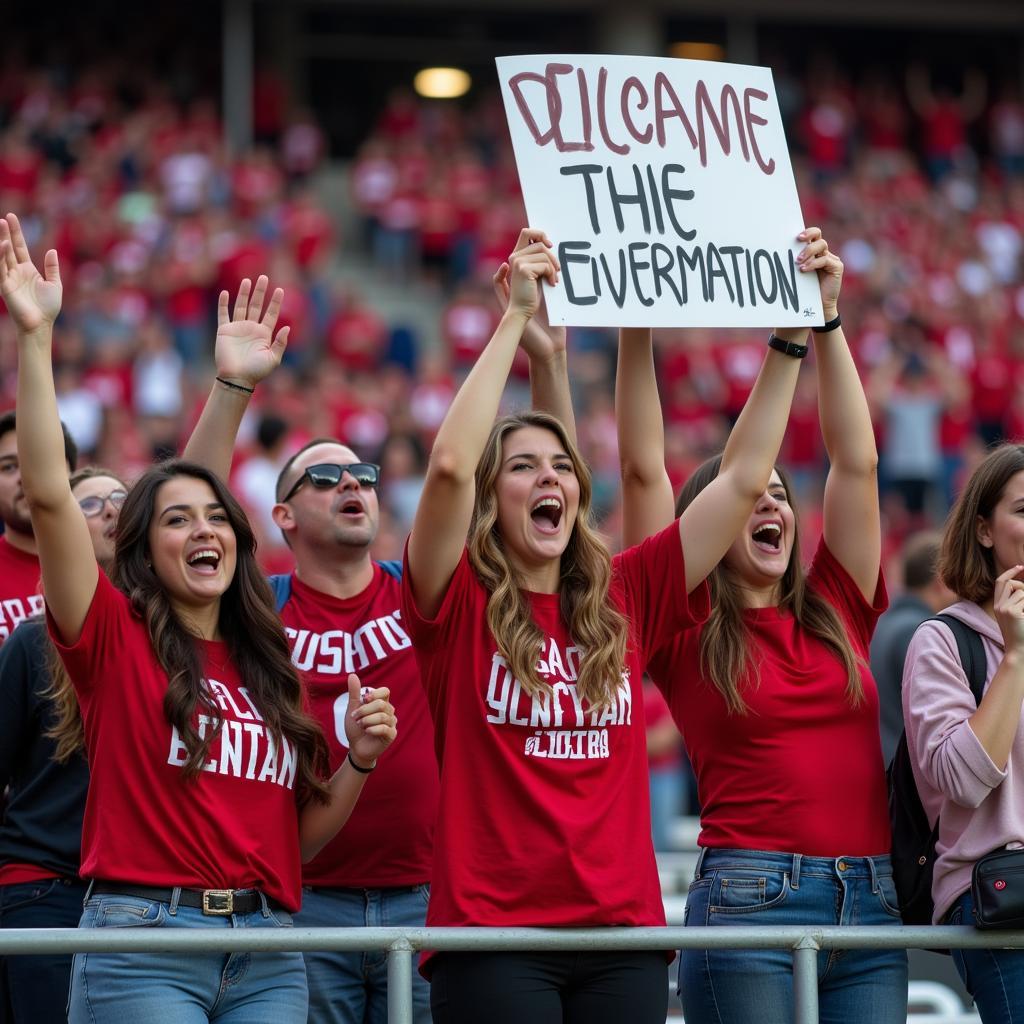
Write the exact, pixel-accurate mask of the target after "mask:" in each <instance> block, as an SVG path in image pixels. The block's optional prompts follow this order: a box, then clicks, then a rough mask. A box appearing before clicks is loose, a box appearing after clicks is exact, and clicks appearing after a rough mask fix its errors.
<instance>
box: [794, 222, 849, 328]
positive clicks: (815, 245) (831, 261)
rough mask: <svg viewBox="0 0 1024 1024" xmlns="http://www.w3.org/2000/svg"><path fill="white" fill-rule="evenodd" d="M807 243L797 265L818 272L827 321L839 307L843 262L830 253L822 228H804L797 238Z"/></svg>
mask: <svg viewBox="0 0 1024 1024" xmlns="http://www.w3.org/2000/svg"><path fill="white" fill-rule="evenodd" d="M796 237H797V239H798V240H799V241H801V242H805V243H806V244H805V245H804V248H803V250H802V251H801V252H800V254H799V255H798V256H797V258H796V259H797V264H798V266H799V267H800V269H801V271H803V272H804V273H810V271H812V270H813V271H816V272H817V275H818V286H819V287H820V289H821V304H822V307H823V312H824V314H825V319H826V320H831V319H832V318H833V317H834V316H835V315H836V310H837V307H838V305H839V291H840V289H841V288H842V285H843V261H842V260H841V259H840V258H839V257H838V256H837V255H836V254H835V253H834V252H830V251H829V248H828V242H826V241H825V239H824V238H822V237H821V228H814V227H810V228H804V229H803V231H801V232H800V234H799V235H797V236H796Z"/></svg>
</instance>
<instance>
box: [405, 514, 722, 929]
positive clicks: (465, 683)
mask: <svg viewBox="0 0 1024 1024" xmlns="http://www.w3.org/2000/svg"><path fill="white" fill-rule="evenodd" d="M613 566H614V569H613V580H612V586H611V590H610V594H609V597H610V599H611V600H613V601H615V602H616V604H617V605H618V607H619V608H621V609H622V611H623V612H624V613H625V615H626V616H627V617H628V619H629V620H630V623H631V642H630V645H629V653H628V655H627V661H626V667H625V672H624V673H623V681H622V685H621V686H620V688H619V691H618V697H617V699H616V700H615V702H614V705H613V706H612V707H611V708H609V709H608V710H607V711H604V712H600V711H593V712H592V711H591V710H590V709H589V707H588V706H587V705H586V704H584V703H581V702H580V701H579V699H578V698H577V696H576V687H575V685H574V681H575V679H576V673H577V666H578V664H579V657H580V655H579V650H578V649H577V647H576V646H575V645H574V644H573V642H572V639H571V638H570V636H569V634H568V631H567V625H566V623H565V621H564V620H563V618H562V616H561V613H560V610H559V597H558V595H557V594H537V593H531V594H529V600H530V605H531V609H532V613H533V619H534V621H535V622H536V623H537V625H538V626H539V627H540V629H541V632H542V633H543V635H544V636H545V638H546V640H545V643H544V647H543V650H542V651H541V654H540V659H539V661H538V670H539V672H540V674H541V676H542V677H543V678H544V679H545V680H547V682H548V683H550V684H551V686H552V688H553V690H554V696H553V698H548V697H537V698H533V699H532V700H531V698H530V697H528V696H527V695H525V694H524V693H523V692H522V690H521V689H520V686H519V683H518V682H517V681H516V680H515V679H513V678H512V676H511V673H510V672H509V670H508V669H507V668H506V663H505V660H504V659H503V658H502V657H501V655H500V654H499V653H498V652H497V650H496V649H495V643H494V639H493V637H492V635H491V632H490V630H489V629H488V627H487V619H486V606H487V592H486V590H485V589H484V587H483V585H482V584H481V583H480V581H479V579H478V578H477V576H476V574H475V573H474V571H473V569H472V567H471V566H470V563H469V557H468V554H467V553H466V552H463V556H462V559H461V561H460V562H459V565H458V568H457V569H456V570H455V574H454V576H453V577H452V580H451V583H450V584H449V585H448V591H447V593H446V594H445V597H444V601H443V602H442V605H441V608H440V610H439V612H438V614H437V616H436V618H435V619H433V620H426V619H424V618H422V617H421V616H420V615H419V614H418V613H417V611H416V608H415V604H414V601H413V597H412V591H411V590H410V589H409V583H408V580H409V569H408V563H407V564H406V570H405V581H404V583H403V589H402V612H403V616H404V619H405V623H406V628H407V629H408V631H409V633H410V635H411V636H412V639H413V644H414V649H415V651H416V657H417V660H418V661H419V665H420V673H421V677H422V679H423V685H424V686H425V687H426V691H427V700H428V702H429V704H430V708H431V711H432V713H433V716H434V729H435V747H436V750H437V758H438V762H439V764H440V765H441V805H440V810H439V813H438V819H437V850H438V856H437V857H435V859H434V874H433V881H432V886H431V894H430V907H429V908H428V910H427V924H428V925H499V926H501V925H509V926H515V925H536V926H557V927H572V926H589V925H663V924H664V923H665V911H664V907H663V905H662V899H661V888H660V886H659V883H658V873H657V869H656V866H655V860H654V851H653V849H652V846H651V823H650V806H649V801H648V798H647V792H648V773H647V750H646V746H647V744H646V730H645V724H644V712H643V693H642V677H643V669H644V664H645V662H646V660H647V657H648V653H649V652H650V651H653V650H655V649H657V648H658V647H659V646H660V645H661V644H664V643H665V642H666V640H667V639H668V638H669V637H671V636H673V635H675V634H676V633H677V632H678V631H680V630H684V629H687V628H688V627H690V626H692V625H694V624H695V623H696V622H699V621H702V620H703V619H704V618H706V616H707V614H708V611H709V599H708V592H707V588H706V586H703V585H702V586H701V587H699V588H698V589H697V590H696V591H694V593H693V595H692V596H691V598H690V599H687V596H686V591H685V587H684V586H683V580H684V579H685V576H684V569H683V554H682V546H681V545H680V543H679V528H678V525H677V524H675V523H673V524H672V525H671V526H670V527H668V528H667V529H666V530H664V531H662V532H661V533H659V534H656V535H655V536H654V537H651V538H649V539H648V540H646V541H645V542H644V543H643V544H641V545H640V546H639V547H635V548H630V549H629V550H628V551H625V552H623V553H622V554H621V555H617V556H616V557H615V559H614V562H613Z"/></svg>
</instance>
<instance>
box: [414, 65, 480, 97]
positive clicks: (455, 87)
mask: <svg viewBox="0 0 1024 1024" xmlns="http://www.w3.org/2000/svg"><path fill="white" fill-rule="evenodd" d="M472 84H473V80H472V79H471V78H470V77H469V75H468V74H467V73H466V72H465V71H463V70H462V68H424V69H423V70H422V71H420V72H418V73H417V75H416V77H415V78H414V79H413V80H412V86H413V88H414V89H415V90H416V92H417V93H418V94H419V95H420V96H423V97H424V98H426V99H428V100H454V99H457V98H458V97H459V96H465V95H466V93H467V92H469V87H470V86H471V85H472Z"/></svg>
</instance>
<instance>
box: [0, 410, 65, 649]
mask: <svg viewBox="0 0 1024 1024" xmlns="http://www.w3.org/2000/svg"><path fill="white" fill-rule="evenodd" d="M61 427H62V428H63V431H64V458H65V459H66V460H67V464H68V473H73V472H74V471H75V463H76V462H77V461H78V447H77V446H76V445H75V442H74V440H73V439H72V437H71V434H70V433H69V432H68V428H67V427H66V426H65V425H64V424H63V423H62V424H61ZM0 521H2V522H3V536H2V537H0V644H2V643H3V642H4V640H6V639H7V638H8V637H9V636H10V635H11V633H13V632H14V627H15V626H17V625H18V623H19V622H24V621H25V619H27V618H30V617H31V616H33V615H39V614H41V613H42V611H43V598H42V595H41V594H40V593H39V557H38V555H37V553H36V539H35V536H34V534H33V533H32V520H31V519H30V518H29V511H28V502H27V501H26V500H25V494H24V492H23V491H22V489H21V469H20V464H19V462H18V436H17V429H16V422H15V415H14V410H13V409H12V410H11V411H10V412H5V413H4V414H3V415H0Z"/></svg>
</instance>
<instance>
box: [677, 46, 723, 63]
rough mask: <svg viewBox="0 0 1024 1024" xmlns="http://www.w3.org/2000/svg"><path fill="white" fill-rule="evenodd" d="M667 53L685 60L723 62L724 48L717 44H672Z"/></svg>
mask: <svg viewBox="0 0 1024 1024" xmlns="http://www.w3.org/2000/svg"><path fill="white" fill-rule="evenodd" d="M669 53H670V54H671V55H672V56H673V57H683V58H685V59H686V60H725V47H724V46H722V45H720V44H719V43H698V42H687V43H673V44H672V45H671V46H670V47H669Z"/></svg>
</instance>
